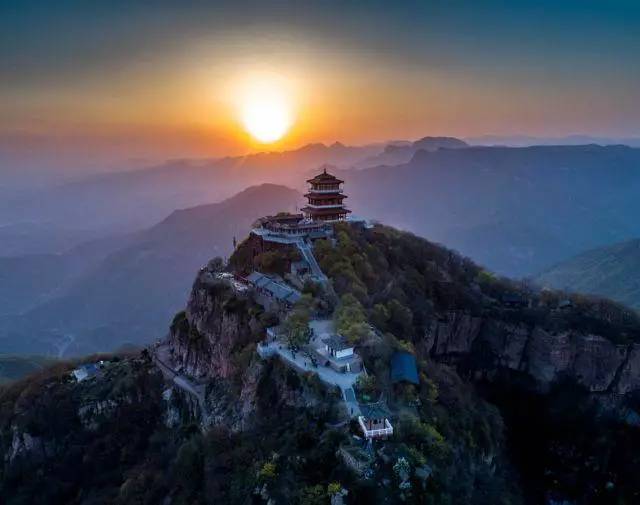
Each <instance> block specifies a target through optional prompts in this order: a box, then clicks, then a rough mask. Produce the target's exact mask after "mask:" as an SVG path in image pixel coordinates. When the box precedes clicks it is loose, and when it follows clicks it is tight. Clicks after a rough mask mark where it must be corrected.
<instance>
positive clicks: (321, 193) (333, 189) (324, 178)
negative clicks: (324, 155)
mask: <svg viewBox="0 0 640 505" xmlns="http://www.w3.org/2000/svg"><path fill="white" fill-rule="evenodd" d="M307 183H308V184H309V189H308V193H307V194H306V195H304V196H305V198H307V200H308V203H307V205H306V206H305V207H303V208H302V212H303V213H304V216H305V218H307V219H309V220H311V221H315V222H318V221H323V222H332V221H343V220H344V219H346V217H347V214H348V213H350V212H351V211H350V210H348V209H347V208H346V207H345V206H344V203H343V200H344V199H345V198H347V195H345V194H344V193H343V192H342V189H341V188H340V185H341V184H342V183H344V181H341V180H340V179H338V178H337V177H335V176H334V175H331V174H329V173H327V169H326V168H325V169H324V171H323V172H322V173H321V174H318V175H316V176H315V177H314V178H313V179H309V180H307Z"/></svg>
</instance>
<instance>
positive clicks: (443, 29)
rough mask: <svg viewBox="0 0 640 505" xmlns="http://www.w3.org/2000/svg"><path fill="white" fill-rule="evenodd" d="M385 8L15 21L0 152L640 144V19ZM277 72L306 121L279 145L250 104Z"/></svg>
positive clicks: (1, 96)
mask: <svg viewBox="0 0 640 505" xmlns="http://www.w3.org/2000/svg"><path fill="white" fill-rule="evenodd" d="M382 4H383V3H381V4H380V5H377V7H376V8H373V7H372V8H371V9H367V10H363V9H358V8H357V7H355V6H352V5H348V6H346V5H343V4H336V6H334V7H331V8H330V7H328V6H327V7H323V8H320V7H318V6H316V7H312V6H307V7H305V8H302V7H301V8H300V9H299V10H296V8H294V7H292V6H291V5H289V4H288V5H287V6H283V7H282V9H280V10H278V9H274V8H270V9H267V8H266V7H265V8H262V7H260V6H261V5H262V4H256V6H254V8H253V9H244V10H242V9H241V10H238V9H237V8H235V7H233V4H229V5H225V6H223V7H220V8H213V7H211V8H204V7H197V8H196V7H191V6H190V7H188V8H187V7H185V8H179V7H175V6H174V7H171V8H168V7H165V8H164V9H163V8H158V9H155V10H150V9H146V8H144V7H142V6H140V7H136V8H133V7H131V8H130V7H127V8H126V9H124V10H123V11H122V12H120V11H119V10H117V9H110V10H105V9H103V8H102V7H100V6H99V4H98V6H97V7H91V8H89V7H87V8H86V10H82V9H77V8H74V9H73V10H69V11H65V10H64V8H60V9H58V10H53V7H51V8H50V10H45V11H43V12H41V13H40V12H37V11H34V10H29V11H27V10H25V11H24V12H23V11H22V10H20V8H19V7H15V8H14V10H9V9H7V11H6V12H0V14H1V15H2V16H0V17H2V18H3V19H4V20H5V21H4V23H6V26H0V28H3V30H2V31H3V33H4V35H3V37H4V39H3V44H2V48H0V56H3V57H4V59H3V60H2V61H4V62H6V64H4V63H2V62H0V65H2V66H0V70H3V71H4V72H3V74H4V75H6V76H7V77H8V78H7V79H3V82H1V83H0V116H1V117H2V118H3V120H2V124H1V125H0V140H2V138H3V137H5V138H11V139H16V138H19V137H20V135H24V136H25V137H28V138H34V137H36V138H39V139H41V140H42V142H44V143H45V144H46V145H49V146H55V147H56V148H57V149H59V150H60V151H61V152H73V151H74V150H76V151H79V152H85V153H91V152H96V153H97V152H100V151H105V152H110V153H114V155H116V156H124V157H135V156H155V157H167V156H219V155H225V154H241V153H246V152H250V151H253V150H264V149H281V148H290V147H298V146H300V145H303V144H305V143H309V142H334V141H336V140H337V141H341V142H343V143H352V144H354V143H355V144H361V143H368V142H375V141H385V140H392V139H415V138H419V137H422V136H425V135H453V136H460V137H464V136H477V135H484V134H511V135H513V134H528V135H546V136H556V135H558V136H560V135H568V134H574V133H586V134H593V135H628V136H633V135H635V134H637V133H638V131H640V126H639V125H638V119H637V118H638V117H639V116H640V105H639V103H640V100H639V98H640V97H639V96H638V88H639V86H638V68H637V67H638V66H637V58H635V59H634V57H633V55H636V56H637V52H636V51H635V49H636V48H637V47H638V45H639V44H638V40H637V34H638V30H637V29H636V28H637V26H636V22H637V21H638V19H640V17H639V16H635V17H634V16H631V15H630V13H628V12H626V11H622V10H620V9H618V11H616V10H615V9H609V10H607V11H603V12H596V11H591V10H589V11H586V10H585V11H584V12H580V11H577V10H575V9H574V10H571V11H569V10H567V11H566V12H565V11H561V10H558V9H559V8H558V9H556V10H553V9H550V8H544V9H543V8H542V7H540V8H538V3H531V5H529V6H527V8H526V9H525V8H523V9H522V12H521V11H520V10H519V9H512V10H501V9H499V8H497V7H491V8H486V9H477V8H474V5H475V4H474V3H469V4H468V5H466V3H465V2H463V3H461V4H460V5H459V6H457V7H455V8H454V7H451V8H450V9H449V8H441V7H440V6H439V4H437V3H429V2H427V3H425V4H423V5H421V6H420V7H415V6H414V7H412V8H411V9H407V10H406V11H404V10H397V9H392V8H390V7H389V8H386V7H384V6H383V5H382ZM123 5H128V4H123ZM283 5H284V4H283ZM547 7H548V6H547ZM250 13H251V15H250ZM578 14H580V15H578ZM633 14H637V12H635V11H634V13H633ZM2 22H3V21H0V23H2ZM45 28H46V29H45ZM634 34H635V35H634ZM634 61H635V62H636V63H635V64H634V63H633V62H634ZM264 75H269V76H274V75H275V76H278V79H281V80H282V82H286V83H287V88H288V89H289V91H290V94H291V102H292V104H293V108H294V111H295V121H294V123H293V127H292V128H291V130H290V132H289V133H288V134H287V135H286V136H285V137H284V138H283V139H282V140H281V141H280V142H278V143H276V144H274V145H271V146H264V145H260V144H258V143H256V142H255V140H253V139H252V138H251V137H250V136H249V135H247V133H246V132H245V131H244V129H243V128H242V125H241V124H240V113H239V105H238V100H239V95H240V92H239V90H241V89H242V86H243V85H245V84H246V82H249V81H251V80H252V79H260V78H262V77H261V76H264Z"/></svg>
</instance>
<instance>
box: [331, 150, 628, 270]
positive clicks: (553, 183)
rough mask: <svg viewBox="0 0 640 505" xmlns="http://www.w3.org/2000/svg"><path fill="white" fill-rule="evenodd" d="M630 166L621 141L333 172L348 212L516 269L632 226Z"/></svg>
mask: <svg viewBox="0 0 640 505" xmlns="http://www.w3.org/2000/svg"><path fill="white" fill-rule="evenodd" d="M639 167H640V149H632V148H629V147H625V146H608V147H601V146H596V145H587V146H534V147H526V148H509V147H470V148H466V149H440V150H438V151H434V152H428V151H422V150H421V151H418V152H417V153H416V154H415V155H414V157H413V158H412V159H411V161H410V162H408V163H405V164H402V165H398V166H378V167H373V168H369V169H366V170H362V171H357V172H343V173H341V177H343V178H344V179H345V180H346V181H347V182H346V188H348V190H347V191H346V192H347V193H348V194H349V201H348V203H349V205H350V206H351V207H352V208H353V209H354V211H355V212H356V213H357V214H362V215H366V216H368V217H371V218H376V219H379V220H381V221H383V222H386V223H389V224H393V225H394V226H397V227H400V228H403V229H406V230H410V231H412V232H414V233H417V234H419V235H422V236H425V237H428V238H430V239H432V240H437V241H440V242H442V243H444V244H446V245H447V246H449V247H453V248H456V249H458V250H460V251H461V252H462V253H464V254H466V255H469V256H471V257H472V258H473V259H474V260H476V261H478V262H479V263H481V264H483V265H485V266H487V267H488V268H490V269H491V270H494V271H496V272H500V273H504V274H509V275H511V276H523V275H531V274H534V273H536V272H539V271H541V270H542V269H544V268H546V267H548V266H549V265H552V264H554V263H557V262H558V261H561V260H563V259H566V258H568V257H570V256H572V255H575V254H577V253H579V252H581V251H584V250H586V249H589V248H592V247H596V246H600V245H605V244H610V243H613V242H617V241H620V240H624V239H628V238H632V237H635V236H638V235H640V222H638V220H637V219H636V216H637V215H638V213H640V201H639V200H638V198H637V195H638V191H640V169H639Z"/></svg>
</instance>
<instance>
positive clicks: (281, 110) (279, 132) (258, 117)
mask: <svg viewBox="0 0 640 505" xmlns="http://www.w3.org/2000/svg"><path fill="white" fill-rule="evenodd" d="M236 101H237V104H238V109H239V114H240V121H241V123H242V126H243V127H244V129H245V130H246V131H247V132H248V133H249V134H250V135H251V136H252V137H253V138H255V139H256V140H257V141H258V142H260V143H263V144H270V143H273V142H276V141H278V140H280V139H282V138H283V137H284V136H285V135H286V134H287V133H288V131H289V130H290V129H291V127H292V126H293V123H294V120H295V111H294V96H293V92H292V89H291V86H290V84H289V83H288V82H286V80H285V79H284V78H282V77H280V76H273V75H259V76H252V77H250V78H249V79H248V80H247V81H246V84H245V85H244V86H241V87H240V90H239V93H238V97H237V100H236Z"/></svg>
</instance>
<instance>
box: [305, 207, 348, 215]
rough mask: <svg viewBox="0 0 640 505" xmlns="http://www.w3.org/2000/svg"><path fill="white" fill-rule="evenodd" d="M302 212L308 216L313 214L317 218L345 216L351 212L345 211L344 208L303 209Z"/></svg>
mask: <svg viewBox="0 0 640 505" xmlns="http://www.w3.org/2000/svg"><path fill="white" fill-rule="evenodd" d="M302 211H303V212H308V213H309V214H315V215H318V216H321V215H331V214H347V213H350V212H351V211H350V210H349V209H345V208H344V207H328V208H326V209H316V208H314V207H303V208H302Z"/></svg>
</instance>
